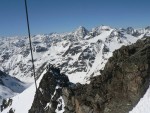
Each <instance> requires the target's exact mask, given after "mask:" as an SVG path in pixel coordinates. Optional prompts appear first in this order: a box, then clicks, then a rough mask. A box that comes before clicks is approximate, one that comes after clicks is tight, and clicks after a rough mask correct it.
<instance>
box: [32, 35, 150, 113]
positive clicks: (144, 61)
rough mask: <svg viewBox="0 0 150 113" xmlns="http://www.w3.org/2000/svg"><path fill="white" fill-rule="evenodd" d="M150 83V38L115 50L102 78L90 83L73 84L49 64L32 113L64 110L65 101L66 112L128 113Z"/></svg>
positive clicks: (96, 78) (98, 77) (99, 77)
mask: <svg viewBox="0 0 150 113" xmlns="http://www.w3.org/2000/svg"><path fill="white" fill-rule="evenodd" d="M149 82H150V38H146V39H142V40H139V41H137V42H136V43H135V44H133V45H130V46H123V47H122V48H121V49H119V50H116V51H114V53H113V57H111V58H110V59H109V60H108V62H107V64H106V66H105V68H104V70H103V71H101V75H99V76H96V77H93V78H91V83H90V84H85V85H81V84H79V83H77V84H76V85H73V84H72V85H70V83H69V79H68V78H67V76H65V75H63V74H60V71H59V69H57V68H54V67H53V66H52V65H49V67H48V72H47V73H46V74H45V75H44V77H43V79H42V80H41V83H40V85H39V88H38V91H37V92H36V95H35V99H34V102H33V104H32V107H31V109H30V110H29V113H56V109H57V110H62V109H63V108H62V101H63V102H64V105H65V107H64V113H128V112H129V111H130V110H132V108H133V107H134V106H135V105H136V104H137V103H138V101H139V99H140V98H141V97H142V96H143V95H144V94H145V92H146V90H147V89H148V86H149ZM58 86H59V87H58ZM60 97H62V98H61V99H60ZM58 105H60V106H58Z"/></svg>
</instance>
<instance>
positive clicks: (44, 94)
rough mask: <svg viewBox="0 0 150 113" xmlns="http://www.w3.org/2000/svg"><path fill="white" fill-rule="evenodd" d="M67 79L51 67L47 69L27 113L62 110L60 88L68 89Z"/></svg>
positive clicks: (45, 112) (47, 112) (53, 112)
mask: <svg viewBox="0 0 150 113" xmlns="http://www.w3.org/2000/svg"><path fill="white" fill-rule="evenodd" d="M69 85H70V83H69V79H68V77H67V76H66V75H64V74H60V70H59V69H58V68H56V67H53V65H49V66H48V67H47V73H46V74H45V75H44V77H43V78H42V80H41V82H40V84H39V88H38V90H37V92H36V95H35V98H34V102H33V104H32V107H31V109H30V110H29V113H55V110H56V109H58V110H62V106H59V105H62V99H61V96H62V87H69Z"/></svg>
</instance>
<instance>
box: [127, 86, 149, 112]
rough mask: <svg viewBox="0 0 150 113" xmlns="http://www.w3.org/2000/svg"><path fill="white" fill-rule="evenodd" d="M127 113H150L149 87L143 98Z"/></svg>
mask: <svg viewBox="0 0 150 113" xmlns="http://www.w3.org/2000/svg"><path fill="white" fill-rule="evenodd" d="M129 113H150V87H149V88H148V90H147V91H146V93H145V95H144V97H143V98H141V99H140V101H139V102H138V104H137V105H136V106H135V107H134V108H133V110H132V111H130V112H129Z"/></svg>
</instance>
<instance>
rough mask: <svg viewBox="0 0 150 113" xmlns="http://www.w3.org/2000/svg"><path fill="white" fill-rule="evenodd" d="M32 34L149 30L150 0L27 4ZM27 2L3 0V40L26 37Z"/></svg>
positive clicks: (59, 0) (47, 0)
mask: <svg viewBox="0 0 150 113" xmlns="http://www.w3.org/2000/svg"><path fill="white" fill-rule="evenodd" d="M27 2H28V11H29V20H30V28H31V34H32V35H33V34H43V33H51V32H68V31H72V30H74V29H76V28H77V27H78V26H85V27H86V28H88V29H91V28H92V27H95V26H99V25H109V26H112V27H128V26H133V27H135V28H137V27H146V26H148V25H150V12H149V11H150V6H149V5H150V0H27ZM26 34H27V28H26V20H25V9H24V0H0V36H14V35H26Z"/></svg>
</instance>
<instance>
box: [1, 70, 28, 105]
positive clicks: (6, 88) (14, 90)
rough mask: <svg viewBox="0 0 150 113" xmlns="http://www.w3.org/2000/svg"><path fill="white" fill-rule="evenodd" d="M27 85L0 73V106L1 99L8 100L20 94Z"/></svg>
mask: <svg viewBox="0 0 150 113" xmlns="http://www.w3.org/2000/svg"><path fill="white" fill-rule="evenodd" d="M28 86H29V85H27V84H25V83H23V82H21V81H20V80H18V79H16V78H13V77H11V76H9V75H7V74H5V73H4V72H2V71H0V104H1V101H2V99H3V98H10V97H13V96H15V95H17V94H18V93H21V92H22V91H23V90H25V89H26V88H27V87H28Z"/></svg>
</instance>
